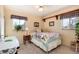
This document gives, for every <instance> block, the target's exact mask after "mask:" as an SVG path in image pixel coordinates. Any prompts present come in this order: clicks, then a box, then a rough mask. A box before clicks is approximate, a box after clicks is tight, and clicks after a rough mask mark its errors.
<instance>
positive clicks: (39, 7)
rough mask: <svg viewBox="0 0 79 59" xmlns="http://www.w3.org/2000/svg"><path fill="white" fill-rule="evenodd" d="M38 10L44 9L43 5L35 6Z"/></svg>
mask: <svg viewBox="0 0 79 59" xmlns="http://www.w3.org/2000/svg"><path fill="white" fill-rule="evenodd" d="M36 8H37V9H38V11H39V12H42V11H43V10H44V8H43V6H36Z"/></svg>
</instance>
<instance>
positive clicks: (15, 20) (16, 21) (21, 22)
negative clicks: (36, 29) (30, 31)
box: [11, 15, 26, 30]
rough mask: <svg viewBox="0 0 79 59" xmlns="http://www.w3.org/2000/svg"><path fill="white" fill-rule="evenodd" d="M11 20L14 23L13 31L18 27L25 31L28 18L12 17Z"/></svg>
mask: <svg viewBox="0 0 79 59" xmlns="http://www.w3.org/2000/svg"><path fill="white" fill-rule="evenodd" d="M11 19H12V23H13V29H15V27H16V26H20V27H21V30H25V27H26V18H24V17H22V16H15V15H12V17H11Z"/></svg>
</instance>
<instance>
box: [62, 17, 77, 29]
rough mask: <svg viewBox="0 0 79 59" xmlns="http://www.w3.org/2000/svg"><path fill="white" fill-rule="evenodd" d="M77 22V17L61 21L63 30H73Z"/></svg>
mask: <svg viewBox="0 0 79 59" xmlns="http://www.w3.org/2000/svg"><path fill="white" fill-rule="evenodd" d="M77 22H78V17H72V18H65V19H62V27H63V29H75V24H76V23H77Z"/></svg>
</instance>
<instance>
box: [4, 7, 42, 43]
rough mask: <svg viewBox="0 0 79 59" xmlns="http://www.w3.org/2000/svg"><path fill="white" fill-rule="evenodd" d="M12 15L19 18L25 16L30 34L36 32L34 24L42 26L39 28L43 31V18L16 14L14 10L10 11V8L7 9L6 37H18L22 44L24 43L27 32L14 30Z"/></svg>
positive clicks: (20, 13)
mask: <svg viewBox="0 0 79 59" xmlns="http://www.w3.org/2000/svg"><path fill="white" fill-rule="evenodd" d="M11 15H19V16H25V17H27V18H28V21H27V23H28V25H27V26H28V28H29V32H30V33H31V32H33V31H35V27H34V22H36V21H37V22H39V23H40V26H39V28H38V29H39V30H40V29H41V26H42V24H43V23H42V21H41V19H42V18H41V17H38V16H33V15H28V14H25V13H22V12H16V11H13V10H10V9H8V8H6V7H5V34H6V36H13V35H16V36H17V37H18V39H19V41H20V43H23V41H22V40H23V35H24V32H25V31H19V32H16V31H15V30H13V29H12V20H11Z"/></svg>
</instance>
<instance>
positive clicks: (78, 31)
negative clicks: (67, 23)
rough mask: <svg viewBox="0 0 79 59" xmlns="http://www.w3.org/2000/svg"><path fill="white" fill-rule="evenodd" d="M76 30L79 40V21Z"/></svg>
mask: <svg viewBox="0 0 79 59" xmlns="http://www.w3.org/2000/svg"><path fill="white" fill-rule="evenodd" d="M75 31H76V36H77V39H78V40H79V22H77V23H76V28H75Z"/></svg>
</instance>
